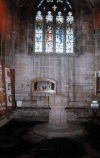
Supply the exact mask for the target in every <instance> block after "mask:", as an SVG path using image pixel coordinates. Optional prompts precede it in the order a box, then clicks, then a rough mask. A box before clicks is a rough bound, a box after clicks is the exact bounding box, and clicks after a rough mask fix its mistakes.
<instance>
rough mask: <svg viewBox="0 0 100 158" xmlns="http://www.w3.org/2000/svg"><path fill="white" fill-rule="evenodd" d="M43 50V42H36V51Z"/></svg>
mask: <svg viewBox="0 0 100 158" xmlns="http://www.w3.org/2000/svg"><path fill="white" fill-rule="evenodd" d="M41 51H42V42H35V52H41Z"/></svg>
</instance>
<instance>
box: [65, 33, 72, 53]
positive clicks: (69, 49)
mask: <svg viewBox="0 0 100 158" xmlns="http://www.w3.org/2000/svg"><path fill="white" fill-rule="evenodd" d="M66 45H67V46H66V53H73V35H66Z"/></svg>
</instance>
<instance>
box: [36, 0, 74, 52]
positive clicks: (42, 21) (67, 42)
mask: <svg viewBox="0 0 100 158" xmlns="http://www.w3.org/2000/svg"><path fill="white" fill-rule="evenodd" d="M43 2H44V1H43V0H41V1H40V3H39V5H38V6H37V8H39V7H40V6H41V7H40V10H39V11H37V14H36V17H35V52H36V53H37V52H38V53H63V54H67V53H73V45H74V44H73V42H74V29H73V25H74V17H73V15H72V11H71V8H72V6H71V4H70V3H69V2H68V0H66V3H67V5H69V8H70V10H69V9H68V11H67V8H66V6H64V5H62V6H64V7H63V12H62V8H61V10H60V9H58V7H57V6H56V5H55V3H53V0H47V3H51V2H52V3H51V4H53V5H52V7H51V8H49V10H48V11H47V12H45V11H46V7H45V5H44V4H43ZM57 3H60V4H62V3H63V1H62V0H57ZM44 12H45V13H46V14H43V13H44ZM64 12H66V13H65V14H64Z"/></svg>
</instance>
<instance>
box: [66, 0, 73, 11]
mask: <svg viewBox="0 0 100 158" xmlns="http://www.w3.org/2000/svg"><path fill="white" fill-rule="evenodd" d="M66 3H67V4H68V5H69V7H70V8H71V9H72V6H71V4H70V2H69V1H68V0H66Z"/></svg>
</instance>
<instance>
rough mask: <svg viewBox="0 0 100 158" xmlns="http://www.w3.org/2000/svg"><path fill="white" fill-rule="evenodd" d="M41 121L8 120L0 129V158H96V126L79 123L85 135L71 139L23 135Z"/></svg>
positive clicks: (99, 137) (99, 131)
mask: <svg viewBox="0 0 100 158" xmlns="http://www.w3.org/2000/svg"><path fill="white" fill-rule="evenodd" d="M40 123H42V122H35V121H18V120H11V121H10V122H8V123H7V124H6V125H4V126H3V127H2V128H0V148H1V152H0V158H48V157H50V158H52V157H53V158H57V157H59V158H73V157H75V158H99V157H100V145H99V142H100V123H99V122H97V121H96V120H94V121H92V122H82V123H80V126H81V125H82V126H84V128H85V132H84V133H83V134H82V135H80V136H77V137H75V138H55V139H45V138H41V137H40V136H39V135H38V136H36V135H34V134H33V138H32V136H30V138H28V137H26V139H25V136H26V135H27V133H29V132H30V130H31V128H33V127H34V126H35V125H36V124H40Z"/></svg>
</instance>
